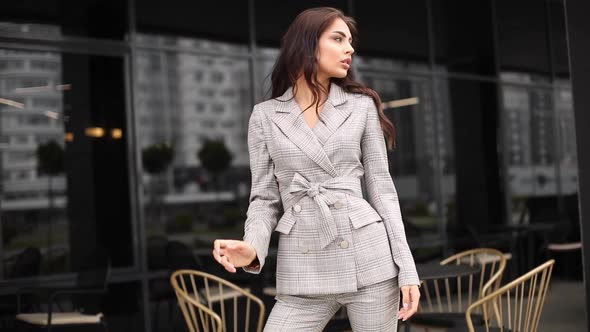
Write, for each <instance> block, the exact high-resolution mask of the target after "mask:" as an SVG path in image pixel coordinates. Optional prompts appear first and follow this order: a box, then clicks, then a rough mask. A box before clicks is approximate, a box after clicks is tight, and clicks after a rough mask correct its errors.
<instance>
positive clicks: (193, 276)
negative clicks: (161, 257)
mask: <svg viewBox="0 0 590 332" xmlns="http://www.w3.org/2000/svg"><path fill="white" fill-rule="evenodd" d="M170 282H171V283H172V287H173V288H174V291H175V293H176V297H177V298H178V303H179V306H180V307H181V310H182V313H183V315H184V319H185V321H186V324H187V327H188V329H189V331H191V332H193V331H200V329H199V326H200V327H202V328H203V329H204V331H222V330H223V331H246V332H248V331H256V332H260V331H262V328H263V323H264V313H265V306H264V303H263V302H262V300H260V299H259V298H258V297H256V296H254V295H252V294H251V293H250V292H249V291H248V290H246V289H242V288H241V287H239V286H237V285H235V284H233V283H231V282H229V281H227V280H225V279H222V278H219V277H217V276H214V275H212V274H209V273H206V272H202V271H196V270H178V271H175V272H174V273H172V276H170ZM197 304H201V306H198V305H197ZM204 308H206V309H208V310H209V311H211V312H213V313H215V314H216V316H213V315H211V314H210V313H209V312H207V311H204V310H203V309H204ZM195 309H196V310H195ZM256 315H257V317H256ZM215 317H218V318H219V319H220V321H221V325H222V330H215V329H214V327H215V326H216V325H215V324H214V323H215V322H214V321H215V320H216V318H215ZM207 319H208V320H210V322H211V324H209V323H208V322H206V320H207Z"/></svg>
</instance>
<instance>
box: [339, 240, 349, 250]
mask: <svg viewBox="0 0 590 332" xmlns="http://www.w3.org/2000/svg"><path fill="white" fill-rule="evenodd" d="M340 248H342V249H346V248H348V241H346V240H342V241H341V242H340Z"/></svg>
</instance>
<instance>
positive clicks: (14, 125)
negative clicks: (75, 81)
mask: <svg viewBox="0 0 590 332" xmlns="http://www.w3.org/2000/svg"><path fill="white" fill-rule="evenodd" d="M61 61H62V59H61V56H60V54H57V53H53V52H32V51H16V50H6V49H0V73H1V78H0V96H1V97H2V101H3V102H2V103H0V137H2V143H1V145H0V147H1V149H0V161H1V168H2V173H1V176H2V181H1V183H2V185H1V187H0V189H1V192H0V204H1V206H0V210H1V211H2V212H1V213H2V216H1V224H0V225H1V227H2V232H1V234H2V238H1V239H0V252H2V260H3V264H2V268H3V270H4V271H3V272H4V274H3V275H2V277H5V278H12V277H25V276H27V275H28V274H29V273H27V271H15V270H14V268H15V267H16V266H17V265H18V264H17V265H15V263H17V260H18V259H19V257H20V258H22V256H19V254H22V253H24V249H26V248H29V247H30V248H38V249H40V252H41V253H42V254H43V259H42V261H43V263H44V264H45V267H44V269H42V270H41V268H40V266H37V267H36V268H34V267H31V271H30V272H31V273H39V272H43V273H52V272H62V271H64V269H66V268H67V264H66V260H67V259H68V252H69V241H68V237H69V235H68V233H69V228H68V218H67V215H66V206H67V198H66V195H65V193H66V190H67V186H66V181H65V177H64V160H63V159H64V139H63V132H64V125H63V121H64V120H63V112H62V110H63V107H62V105H63V92H62V91H63V88H61V87H60V86H61V84H62V83H63V81H62V78H61V70H62V68H61ZM40 263H41V261H39V264H40ZM28 276H31V275H28Z"/></svg>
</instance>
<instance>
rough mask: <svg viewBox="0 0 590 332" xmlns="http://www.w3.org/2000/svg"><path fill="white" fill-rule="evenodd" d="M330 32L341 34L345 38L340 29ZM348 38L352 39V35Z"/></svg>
mask: <svg viewBox="0 0 590 332" xmlns="http://www.w3.org/2000/svg"><path fill="white" fill-rule="evenodd" d="M332 32H333V33H337V34H339V35H342V37H344V38H346V34H345V33H344V32H342V31H340V30H335V31H332ZM349 39H350V40H352V37H350V38H349Z"/></svg>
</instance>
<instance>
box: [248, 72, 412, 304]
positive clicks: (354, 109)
mask: <svg viewBox="0 0 590 332" xmlns="http://www.w3.org/2000/svg"><path fill="white" fill-rule="evenodd" d="M248 150H249V154H250V169H251V173H252V189H251V193H250V205H249V207H248V212H247V219H246V222H245V226H244V241H246V242H248V243H250V244H251V245H252V246H253V247H254V248H255V249H256V253H257V256H258V259H259V261H260V267H258V268H256V269H253V268H248V267H246V268H244V270H245V271H247V272H250V273H260V270H261V269H262V268H263V266H264V262H265V258H266V257H267V255H268V247H269V242H270V238H271V235H272V232H273V231H277V232H280V233H281V234H280V238H279V244H278V252H277V271H276V278H277V280H276V281H277V292H278V293H281V294H289V295H310V294H335V293H346V292H352V291H356V290H357V289H358V288H359V287H363V286H368V285H372V284H374V283H377V282H380V281H384V280H387V279H390V278H393V277H395V276H398V283H399V285H400V287H401V286H406V285H419V280H418V274H417V273H416V267H415V265H414V260H413V257H412V253H411V252H410V249H409V247H408V244H407V241H406V236H405V232H404V227H403V224H402V216H401V213H400V208H399V202H398V196H397V192H396V189H395V186H394V184H393V181H392V179H391V176H390V174H389V167H388V159H387V153H386V146H385V140H384V136H383V131H382V130H381V126H380V123H379V117H378V113H377V108H376V107H375V104H374V102H373V99H372V98H370V97H369V96H366V95H361V94H350V93H347V92H345V91H344V90H342V88H340V87H339V86H338V85H336V84H334V83H332V84H331V86H330V93H329V96H328V101H327V103H326V104H325V105H324V108H323V110H322V112H320V119H319V121H318V122H317V124H316V125H315V126H314V127H313V128H310V127H309V125H308V124H307V123H306V122H305V120H304V117H303V113H301V109H300V108H299V106H298V104H297V102H296V101H295V99H294V98H293V91H292V89H291V88H290V89H288V90H287V91H286V92H285V93H284V94H283V95H282V96H281V97H278V98H276V99H271V100H267V101H265V102H262V103H259V104H257V105H255V106H254V110H253V112H252V114H251V116H250V121H249V125H248ZM363 179H364V186H365V189H366V193H367V196H368V197H367V200H365V199H364V198H363V190H362V186H361V185H362V183H361V182H362V181H363Z"/></svg>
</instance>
